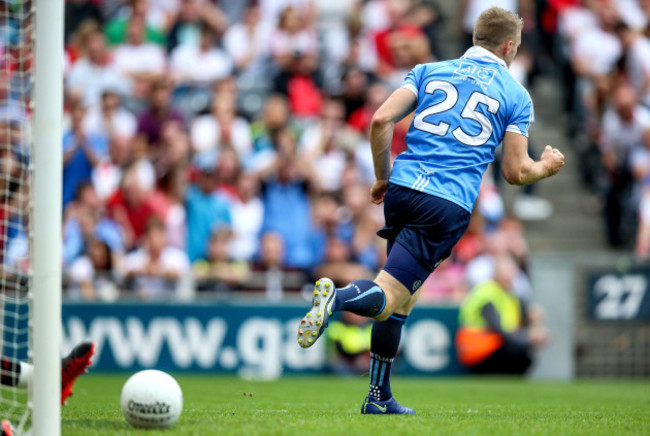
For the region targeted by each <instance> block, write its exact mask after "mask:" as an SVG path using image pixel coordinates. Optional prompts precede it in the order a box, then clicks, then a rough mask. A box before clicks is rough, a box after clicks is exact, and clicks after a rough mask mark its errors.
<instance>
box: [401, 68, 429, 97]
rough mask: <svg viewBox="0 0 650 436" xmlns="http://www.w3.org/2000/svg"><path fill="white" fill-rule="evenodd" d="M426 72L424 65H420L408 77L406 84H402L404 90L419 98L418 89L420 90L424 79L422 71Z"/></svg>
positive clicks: (405, 80)
mask: <svg viewBox="0 0 650 436" xmlns="http://www.w3.org/2000/svg"><path fill="white" fill-rule="evenodd" d="M423 70H424V65H422V64H418V65H416V66H415V67H413V69H412V70H411V71H409V73H408V74H407V75H406V78H405V79H404V82H403V83H402V88H406V89H408V90H409V91H411V92H412V93H413V94H415V97H416V98H418V89H420V80H421V79H422V71H423Z"/></svg>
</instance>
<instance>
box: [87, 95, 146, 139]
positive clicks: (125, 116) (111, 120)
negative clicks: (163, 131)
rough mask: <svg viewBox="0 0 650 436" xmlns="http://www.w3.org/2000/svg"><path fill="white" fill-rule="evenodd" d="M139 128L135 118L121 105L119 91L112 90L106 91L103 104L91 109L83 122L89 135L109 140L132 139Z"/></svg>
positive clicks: (102, 98) (102, 99)
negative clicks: (100, 136) (115, 138)
mask: <svg viewBox="0 0 650 436" xmlns="http://www.w3.org/2000/svg"><path fill="white" fill-rule="evenodd" d="M137 127H138V121H137V119H136V118H135V116H133V114H132V113H131V112H129V111H128V110H126V109H124V107H122V105H121V101H120V94H119V90H116V89H111V88H106V89H104V91H103V92H102V97H101V103H100V104H99V105H96V106H92V107H90V109H89V110H88V112H87V113H86V116H85V118H84V121H83V129H84V132H85V133H86V134H87V135H92V134H95V135H103V136H104V137H106V138H109V139H110V138H111V137H112V136H114V135H119V136H122V137H126V138H132V137H133V136H134V135H135V132H136V129H137Z"/></svg>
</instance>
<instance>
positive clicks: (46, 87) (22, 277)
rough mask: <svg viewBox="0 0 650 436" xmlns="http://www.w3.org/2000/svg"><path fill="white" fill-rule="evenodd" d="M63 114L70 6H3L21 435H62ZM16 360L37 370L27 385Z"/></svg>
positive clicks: (13, 2) (4, 276) (2, 167)
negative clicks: (66, 10)
mask: <svg viewBox="0 0 650 436" xmlns="http://www.w3.org/2000/svg"><path fill="white" fill-rule="evenodd" d="M37 5H38V14H37V13H36V11H37ZM62 108H63V0H0V354H1V355H2V366H1V367H0V376H1V378H2V380H1V382H2V383H0V419H8V420H10V422H11V423H12V424H13V426H14V428H15V429H16V430H17V432H16V433H17V434H25V432H26V430H27V429H28V428H29V429H30V431H31V432H33V434H35V435H37V436H38V435H53V436H57V435H59V434H60V425H59V423H60V388H61V366H60V363H61V360H60V354H59V347H60V343H61V341H60V334H61V167H62V162H61V160H62V156H61V155H62V147H61V128H62V126H61V124H62ZM16 362H25V363H26V364H30V365H31V364H33V373H31V371H23V372H22V375H23V377H22V380H20V383H19V385H20V386H15V385H16V384H17V383H18V379H20V378H19V377H17V373H18V372H19V371H18V370H17V364H16ZM27 373H30V374H32V376H31V377H29V378H27V377H25V375H26V374H27ZM23 385H24V386H23Z"/></svg>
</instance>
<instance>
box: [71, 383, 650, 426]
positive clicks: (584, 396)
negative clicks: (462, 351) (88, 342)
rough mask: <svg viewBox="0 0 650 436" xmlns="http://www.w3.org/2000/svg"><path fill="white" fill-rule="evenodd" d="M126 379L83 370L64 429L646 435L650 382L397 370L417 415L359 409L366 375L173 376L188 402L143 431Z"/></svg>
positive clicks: (403, 397)
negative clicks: (124, 391) (131, 411)
mask: <svg viewBox="0 0 650 436" xmlns="http://www.w3.org/2000/svg"><path fill="white" fill-rule="evenodd" d="M126 378H127V376H126V375H124V376H122V375H97V374H89V375H87V376H84V377H81V378H80V379H79V380H78V381H77V384H76V385H75V395H74V396H73V397H72V398H71V399H70V400H69V401H68V406H66V407H65V408H64V409H63V412H62V413H63V427H62V434H63V435H66V436H77V435H79V436H84V435H148V436H153V435H183V436H186V435H201V436H203V435H306V436H312V435H318V434H323V435H329V436H347V435H366V434H368V435H373V436H376V435H384V434H387V435H410V434H416V435H430V434H436V435H451V434H453V435H499V436H501V435H571V436H573V435H590V436H593V435H650V382H648V381H635V382H613V381H611V382H610V381H583V382H576V383H567V384H562V383H539V382H530V381H525V380H511V379H499V378H491V379H476V378H458V379H437V378H404V377H402V378H394V380H393V383H392V386H393V391H394V392H395V393H396V398H398V400H400V401H401V402H402V403H403V404H404V405H406V406H411V407H413V408H415V409H416V412H417V415H416V416H361V415H360V414H359V408H360V406H361V401H362V400H363V397H364V396H365V393H366V390H367V381H366V379H365V377H358V378H356V377H355V378H327V377H294V378H290V377H287V378H284V379H282V380H279V381H274V382H261V381H247V380H240V379H236V378H228V377H206V376H179V377H177V380H178V382H179V383H180V385H181V387H182V388H183V393H184V400H185V404H184V409H183V414H182V416H181V418H180V420H179V421H178V422H177V423H176V424H175V425H174V426H173V427H172V428H171V429H169V430H166V431H161V430H159V431H151V430H149V431H145V430H135V429H133V428H131V427H130V426H129V425H128V424H127V423H126V421H124V419H123V418H122V414H121V412H120V405H119V398H120V390H121V388H122V384H123V383H124V381H125V380H126ZM244 393H246V395H244ZM250 393H252V394H253V395H252V396H250V395H249V394H250Z"/></svg>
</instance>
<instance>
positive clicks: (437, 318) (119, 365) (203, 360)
mask: <svg viewBox="0 0 650 436" xmlns="http://www.w3.org/2000/svg"><path fill="white" fill-rule="evenodd" d="M304 312H305V307H304V304H303V305H289V304H280V305H278V304H272V303H265V304H263V305H262V304H251V303H242V304H231V303H229V304H223V303H219V304H218V305H216V304H215V305H212V304H210V305H208V304H178V303H176V304H65V305H64V306H63V348H64V351H65V350H68V349H70V348H71V347H72V346H73V345H74V344H75V343H77V342H79V341H81V340H84V339H86V338H91V339H93V340H94V341H95V343H96V345H97V353H96V357H95V361H94V365H93V367H94V369H95V370H97V371H136V370H139V369H143V368H157V369H160V370H164V371H173V372H179V371H190V372H206V371H209V372H226V373H239V374H241V375H244V376H246V375H250V376H255V377H269V378H272V377H276V376H278V375H280V374H281V373H283V372H284V373H314V372H322V371H324V370H326V369H327V368H326V363H327V362H326V356H325V346H324V343H323V342H324V341H319V342H318V343H317V344H316V345H315V346H314V347H312V348H310V349H308V350H303V349H302V348H300V347H299V346H298V344H297V342H296V328H297V325H298V321H299V320H300V317H301V316H303V315H304ZM457 318H458V309H457V308H441V307H435V308H434V307H430V308H429V307H423V308H416V309H415V310H414V311H413V313H412V314H411V316H410V317H409V320H408V321H407V323H406V326H405V330H404V334H403V336H402V338H403V340H402V351H401V359H399V362H400V363H399V367H398V368H397V370H398V371H399V372H400V373H413V374H436V375H438V374H458V373H461V372H463V369H462V368H461V367H460V365H459V364H458V362H457V361H456V356H455V350H454V345H453V342H454V341H453V337H454V336H453V335H454V332H455V331H456V327H457Z"/></svg>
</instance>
